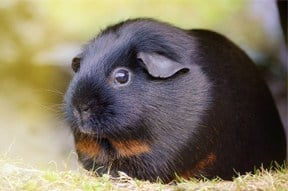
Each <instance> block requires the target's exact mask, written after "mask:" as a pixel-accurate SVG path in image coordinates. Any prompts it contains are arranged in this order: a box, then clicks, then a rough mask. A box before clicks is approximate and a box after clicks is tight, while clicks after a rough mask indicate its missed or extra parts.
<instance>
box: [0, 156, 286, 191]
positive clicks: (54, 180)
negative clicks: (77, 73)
mask: <svg viewBox="0 0 288 191" xmlns="http://www.w3.org/2000/svg"><path fill="white" fill-rule="evenodd" d="M0 190H1V191H2V190H3V191H6V190H11V191H12V190H13V191H18V190H23V191H38V190H39V191H43V190H44V191H45V190H57V191H62V190H63V191H64V190H65V191H81V190H85V191H94V190H95V191H98V190H99V191H108V190H123V191H124V190H125V191H126V190H138V191H146V190H163V191H184V190H188V191H190V190H197V191H200V190H221V191H222V190H227V191H230V190H235V191H238V190H257V191H258V190H277V191H278V190H279V191H282V190H283V191H284V190H288V170H287V169H284V168H282V169H281V168H279V169H278V170H277V171H273V172H272V171H266V170H263V169H262V170H257V172H256V173H255V174H254V175H252V174H247V175H243V176H239V177H237V178H235V179H234V180H233V181H223V180H220V179H214V180H196V179H192V180H189V181H188V180H181V181H180V183H178V184H177V185H176V184H172V185H165V184H160V183H149V182H148V181H139V180H136V179H133V178H130V177H128V176H126V175H125V174H123V173H122V174H121V176H120V177H119V178H112V177H110V176H109V175H104V176H102V177H96V176H94V175H92V174H91V173H90V172H87V171H85V170H83V169H78V170H74V171H71V170H62V171H60V170H55V169H53V170H51V169H50V170H47V169H45V170H39V169H35V168H33V167H30V166H28V165H27V164H24V162H23V161H19V160H18V161H15V160H12V159H11V158H7V157H3V156H1V157H0Z"/></svg>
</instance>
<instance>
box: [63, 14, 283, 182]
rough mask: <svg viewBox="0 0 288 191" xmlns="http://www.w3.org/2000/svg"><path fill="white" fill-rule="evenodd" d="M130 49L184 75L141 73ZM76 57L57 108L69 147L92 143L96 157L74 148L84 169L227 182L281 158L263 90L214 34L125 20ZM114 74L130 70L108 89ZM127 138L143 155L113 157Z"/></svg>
mask: <svg viewBox="0 0 288 191" xmlns="http://www.w3.org/2000/svg"><path fill="white" fill-rule="evenodd" d="M139 52H144V53H147V54H151V53H155V54H157V55H161V56H163V57H165V58H167V59H168V60H170V61H173V63H174V62H175V63H176V62H177V63H178V64H179V65H180V66H181V65H182V66H183V67H184V66H185V67H187V68H188V70H180V69H179V71H178V72H177V73H175V74H171V76H169V77H165V78H160V77H155V76H151V75H150V74H149V71H148V70H149V69H147V68H146V67H145V63H143V60H139V57H137V55H138V54H139ZM79 58H80V68H79V69H78V70H75V71H77V73H76V74H75V76H74V78H73V80H72V81H71V84H70V87H69V89H68V90H67V93H66V97H65V103H66V112H67V119H68V120H67V121H68V122H69V124H70V125H71V128H72V130H73V133H74V135H75V142H76V143H77V142H78V141H81V140H85V139H87V138H92V139H93V140H94V141H95V143H97V144H98V145H99V146H100V151H99V152H98V154H97V156H90V155H89V153H88V154H87V153H82V152H81V151H79V150H78V154H79V159H80V161H81V162H82V163H83V165H84V167H85V168H87V169H93V170H96V171H97V173H99V174H102V173H106V172H108V170H109V172H110V173H111V174H112V175H117V171H123V172H125V173H127V174H128V175H130V176H132V177H136V178H139V179H145V180H151V181H155V180H156V179H157V178H158V177H159V178H160V179H162V180H163V181H164V182H169V181H171V180H173V179H174V178H175V174H178V175H180V176H184V177H186V178H187V177H190V176H193V177H201V176H205V177H208V178H212V177H215V176H219V177H221V178H224V179H231V178H232V176H233V175H234V174H235V173H234V172H235V171H237V172H240V173H245V172H247V171H253V169H254V167H259V166H260V165H261V164H263V166H264V167H269V165H270V163H271V161H277V162H278V163H283V161H284V160H285V157H286V142H285V136H284V130H283V127H282V124H281V122H280V119H279V116H278V113H277V110H276V108H275V105H274V103H273V100H272V97H271V94H270V92H269V90H268V88H267V87H266V85H265V83H264V82H263V80H262V79H261V77H260V76H259V74H258V71H257V70H256V67H255V65H254V64H253V63H252V61H251V60H250V59H249V58H248V57H247V55H246V54H245V53H244V52H243V51H242V50H240V49H239V48H238V47H237V46H235V45H234V44H233V43H232V42H230V41H229V40H227V39H226V38H225V37H223V36H221V35H219V34H217V33H215V32H211V31H206V30H190V31H186V30H182V29H179V28H176V27H173V26H171V25H168V24H165V23H161V22H158V21H155V20H150V19H135V20H128V21H125V22H122V23H119V24H117V25H114V26H111V27H108V28H107V29H106V30H104V31H103V32H101V33H100V34H99V35H98V36H97V37H96V38H95V39H93V40H91V42H89V43H88V44H87V45H86V46H85V47H84V49H83V51H82V53H81V54H80V57H79ZM76 66H77V64H76ZM118 67H124V68H128V69H129V70H130V71H131V74H132V75H131V82H130V83H129V84H128V85H127V86H123V87H115V86H113V81H111V75H112V73H113V71H114V69H115V68H118ZM130 140H131V141H137V142H139V143H145V144H146V145H148V147H149V151H148V152H144V153H141V154H135V155H133V156H129V157H125V156H121V155H119V153H118V151H117V148H115V145H113V141H116V142H119V143H125V142H127V141H130ZM88 146H89V145H87V147H88ZM207 156H208V157H207ZM209 156H210V157H209ZM234 170H235V171H234Z"/></svg>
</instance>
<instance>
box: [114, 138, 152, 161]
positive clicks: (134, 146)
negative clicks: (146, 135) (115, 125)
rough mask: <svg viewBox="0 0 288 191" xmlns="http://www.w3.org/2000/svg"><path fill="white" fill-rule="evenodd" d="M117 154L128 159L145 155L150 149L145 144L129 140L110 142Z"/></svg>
mask: <svg viewBox="0 0 288 191" xmlns="http://www.w3.org/2000/svg"><path fill="white" fill-rule="evenodd" d="M111 142H112V145H113V146H114V148H115V149H116V150H117V152H118V154H119V155H120V156H122V157H130V156H135V155H140V154H142V153H147V152H149V151H150V147H149V145H148V144H147V143H144V142H140V141H136V140H131V141H125V142H117V141H111Z"/></svg>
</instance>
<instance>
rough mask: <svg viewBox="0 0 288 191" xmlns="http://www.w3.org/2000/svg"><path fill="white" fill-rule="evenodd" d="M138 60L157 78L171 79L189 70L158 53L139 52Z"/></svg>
mask: <svg viewBox="0 0 288 191" xmlns="http://www.w3.org/2000/svg"><path fill="white" fill-rule="evenodd" d="M137 59H140V60H142V62H143V63H144V65H145V67H146V69H147V71H148V73H149V74H150V75H151V76H153V77H156V78H169V77H171V76H173V75H174V74H176V73H177V72H178V71H180V70H184V69H185V70H189V68H188V67H187V66H184V65H182V64H180V63H178V62H176V61H174V60H171V59H169V58H167V57H165V56H162V55H160V54H157V53H146V52H139V53H138V54H137Z"/></svg>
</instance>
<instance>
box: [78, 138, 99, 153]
mask: <svg viewBox="0 0 288 191" xmlns="http://www.w3.org/2000/svg"><path fill="white" fill-rule="evenodd" d="M75 147H76V150H77V151H78V152H81V153H84V154H86V155H88V156H90V157H96V156H97V155H98V154H99V152H100V145H99V144H98V143H97V142H95V140H93V138H88V137H85V138H84V139H81V140H79V141H77V142H76V145H75Z"/></svg>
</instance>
